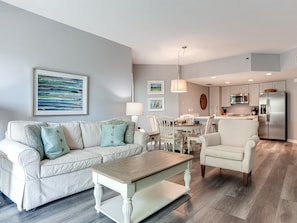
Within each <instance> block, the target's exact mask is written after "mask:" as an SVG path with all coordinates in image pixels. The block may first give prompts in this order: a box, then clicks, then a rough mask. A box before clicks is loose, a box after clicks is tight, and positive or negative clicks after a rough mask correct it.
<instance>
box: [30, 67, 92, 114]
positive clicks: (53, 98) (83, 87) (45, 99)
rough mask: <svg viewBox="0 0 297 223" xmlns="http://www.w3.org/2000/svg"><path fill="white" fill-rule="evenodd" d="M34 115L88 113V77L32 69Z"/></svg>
mask: <svg viewBox="0 0 297 223" xmlns="http://www.w3.org/2000/svg"><path fill="white" fill-rule="evenodd" d="M33 85H34V93H33V101H34V102H33V107H34V108H33V114H34V115H86V114H88V77H87V76H84V75H76V74H69V73H62V72H56V71H48V70H41V69H34V84H33Z"/></svg>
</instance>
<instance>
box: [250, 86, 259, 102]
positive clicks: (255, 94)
mask: <svg viewBox="0 0 297 223" xmlns="http://www.w3.org/2000/svg"><path fill="white" fill-rule="evenodd" d="M249 106H259V84H250V85H249Z"/></svg>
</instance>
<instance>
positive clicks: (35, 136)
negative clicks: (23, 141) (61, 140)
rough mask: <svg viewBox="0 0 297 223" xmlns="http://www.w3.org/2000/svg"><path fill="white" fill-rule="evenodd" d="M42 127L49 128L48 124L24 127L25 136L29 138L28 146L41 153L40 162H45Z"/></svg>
mask: <svg viewBox="0 0 297 223" xmlns="http://www.w3.org/2000/svg"><path fill="white" fill-rule="evenodd" d="M41 126H47V125H46V123H40V124H35V125H26V126H25V127H24V130H25V134H26V136H27V145H28V146H30V147H32V148H34V149H36V150H37V151H38V152H39V155H40V160H43V159H44V157H45V155H44V147H43V142H42V139H41Z"/></svg>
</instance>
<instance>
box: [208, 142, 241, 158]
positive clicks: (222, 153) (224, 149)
mask: <svg viewBox="0 0 297 223" xmlns="http://www.w3.org/2000/svg"><path fill="white" fill-rule="evenodd" d="M205 155H206V156H212V157H217V158H221V159H229V160H240V161H241V160H243V157H244V148H243V147H237V146H229V145H228V146H227V145H217V146H210V147H208V148H207V150H206V151H205Z"/></svg>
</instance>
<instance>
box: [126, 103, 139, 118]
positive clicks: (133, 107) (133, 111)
mask: <svg viewBox="0 0 297 223" xmlns="http://www.w3.org/2000/svg"><path fill="white" fill-rule="evenodd" d="M126 115H143V103H138V102H127V104H126Z"/></svg>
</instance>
